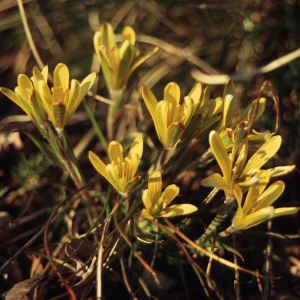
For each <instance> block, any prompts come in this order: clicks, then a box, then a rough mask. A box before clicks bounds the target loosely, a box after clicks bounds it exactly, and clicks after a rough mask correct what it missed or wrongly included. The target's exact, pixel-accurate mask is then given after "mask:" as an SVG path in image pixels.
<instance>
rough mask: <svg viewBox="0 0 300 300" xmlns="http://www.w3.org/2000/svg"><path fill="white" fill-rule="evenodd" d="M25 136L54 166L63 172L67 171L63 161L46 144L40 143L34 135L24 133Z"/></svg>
mask: <svg viewBox="0 0 300 300" xmlns="http://www.w3.org/2000/svg"><path fill="white" fill-rule="evenodd" d="M25 134H26V135H27V136H28V137H29V138H30V139H31V140H32V141H33V142H34V144H35V145H36V146H37V147H38V148H39V149H40V150H41V151H42V153H43V154H44V155H45V156H46V157H47V158H49V159H50V160H51V161H52V162H53V163H54V164H55V165H57V166H58V167H60V168H61V169H63V170H65V171H66V170H67V169H66V166H65V163H64V161H63V160H62V159H61V158H60V156H59V154H58V153H56V152H55V150H54V149H53V148H52V147H51V146H50V145H48V144H46V143H44V142H42V141H41V140H39V139H38V138H36V137H35V136H34V135H32V134H30V133H28V132H25Z"/></svg>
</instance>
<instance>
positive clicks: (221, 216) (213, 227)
mask: <svg viewBox="0 0 300 300" xmlns="http://www.w3.org/2000/svg"><path fill="white" fill-rule="evenodd" d="M234 200H235V198H234V197H228V196H226V198H225V201H224V203H223V205H222V207H221V209H220V210H219V212H218V214H217V215H216V216H215V218H214V219H213V220H212V222H211V223H210V224H209V226H208V227H207V228H206V230H205V232H204V233H203V234H202V235H201V236H200V238H199V239H198V240H197V242H196V243H197V244H199V245H202V246H205V244H206V243H207V242H208V241H209V240H210V239H211V238H213V237H214V236H216V232H217V230H218V227H219V225H220V224H221V223H222V222H223V221H224V220H225V218H227V216H228V214H229V212H230V211H231V210H232V208H233V206H234V204H235V201H234Z"/></svg>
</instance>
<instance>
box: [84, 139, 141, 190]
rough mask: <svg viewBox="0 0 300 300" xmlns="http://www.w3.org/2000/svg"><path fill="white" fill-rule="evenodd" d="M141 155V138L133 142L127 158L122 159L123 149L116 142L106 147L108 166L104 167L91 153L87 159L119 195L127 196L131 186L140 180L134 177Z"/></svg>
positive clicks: (138, 177)
mask: <svg viewBox="0 0 300 300" xmlns="http://www.w3.org/2000/svg"><path fill="white" fill-rule="evenodd" d="M142 153H143V139H142V136H137V137H136V138H135V140H134V141H133V143H132V145H131V147H130V150H129V153H128V156H127V157H125V158H123V147H122V145H121V144H120V143H119V142H117V141H112V142H111V143H110V144H109V146H108V156H109V160H110V164H108V165H105V164H104V163H103V162H102V161H101V159H100V158H99V157H98V156H97V155H96V154H95V153H93V152H91V151H90V152H89V158H90V161H91V163H92V164H93V166H94V168H95V169H96V170H97V171H98V172H99V173H100V174H101V175H102V176H103V177H104V178H105V179H106V180H107V181H108V182H109V183H110V184H111V185H112V186H113V187H114V188H115V189H116V190H117V191H118V192H119V193H120V194H127V193H128V192H129V191H130V189H131V188H132V187H133V185H134V184H135V183H136V182H137V181H138V180H139V179H140V176H135V173H136V171H137V169H138V166H139V163H140V160H141V157H142Z"/></svg>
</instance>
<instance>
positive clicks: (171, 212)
mask: <svg viewBox="0 0 300 300" xmlns="http://www.w3.org/2000/svg"><path fill="white" fill-rule="evenodd" d="M195 211H197V207H196V206H194V205H192V204H175V205H171V206H168V207H166V208H165V209H164V211H163V212H162V213H160V214H159V215H158V216H156V217H161V218H171V217H177V216H183V215H187V214H191V213H193V212H195Z"/></svg>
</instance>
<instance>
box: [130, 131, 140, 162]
mask: <svg viewBox="0 0 300 300" xmlns="http://www.w3.org/2000/svg"><path fill="white" fill-rule="evenodd" d="M133 153H135V154H136V155H137V157H139V158H141V157H142V154H143V137H142V136H141V135H138V136H137V137H136V138H135V139H134V141H133V143H132V144H131V146H130V149H129V153H128V157H129V158H131V156H132V155H133Z"/></svg>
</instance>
